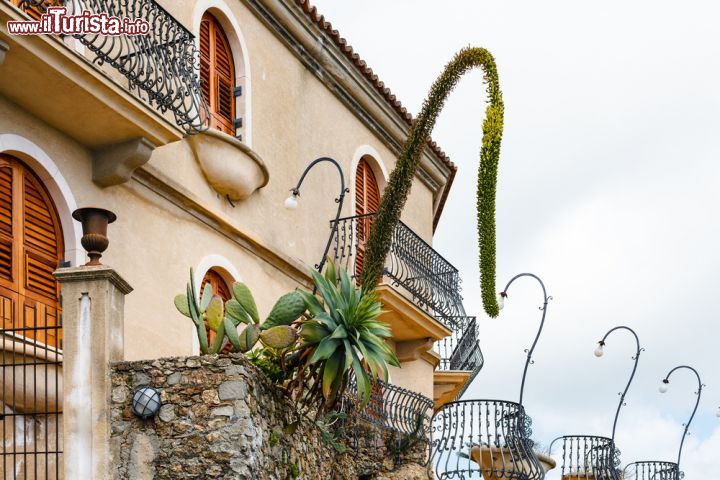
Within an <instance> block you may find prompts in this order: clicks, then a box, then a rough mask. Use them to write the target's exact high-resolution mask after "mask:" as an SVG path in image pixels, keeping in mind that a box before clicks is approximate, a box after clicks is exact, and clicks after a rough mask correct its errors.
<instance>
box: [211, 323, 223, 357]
mask: <svg viewBox="0 0 720 480" xmlns="http://www.w3.org/2000/svg"><path fill="white" fill-rule="evenodd" d="M224 343H225V324H224V323H223V322H220V325H218V328H217V331H216V333H215V340H213V343H212V345H211V346H210V350H209V353H210V354H215V353H218V352H219V351H220V349H222V347H223V344H224Z"/></svg>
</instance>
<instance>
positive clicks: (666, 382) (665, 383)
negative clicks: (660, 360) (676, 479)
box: [660, 365, 705, 470]
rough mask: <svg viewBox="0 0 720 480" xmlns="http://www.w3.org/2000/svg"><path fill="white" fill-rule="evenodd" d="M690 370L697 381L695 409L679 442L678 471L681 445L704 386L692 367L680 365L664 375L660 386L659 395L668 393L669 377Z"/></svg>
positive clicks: (693, 416)
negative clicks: (679, 371)
mask: <svg viewBox="0 0 720 480" xmlns="http://www.w3.org/2000/svg"><path fill="white" fill-rule="evenodd" d="M681 369H685V370H690V371H691V372H693V373H694V374H695V377H696V378H697V381H698V389H697V392H695V395H697V400H696V401H695V407H694V408H693V411H692V413H691V414H690V419H689V420H688V421H687V423H686V424H685V430H684V431H683V436H682V440H680V449H679V450H678V457H677V465H678V470H679V469H680V457H682V451H683V445H684V444H685V437H687V434H688V430H689V429H690V424H691V423H692V421H693V418H695V414H696V413H697V409H698V407H699V406H700V397H701V396H702V389H703V387H704V386H705V384H703V383H702V380H701V379H700V374H699V373H698V371H697V370H695V369H694V368H693V367H689V366H687V365H680V366H677V367H675V368H673V369H672V370H670V371H669V372H668V374H667V375H665V378H663V381H662V383H661V384H660V393H665V392H667V391H668V388H669V387H668V385H670V375H672V374H673V373H674V372H675V371H677V370H681Z"/></svg>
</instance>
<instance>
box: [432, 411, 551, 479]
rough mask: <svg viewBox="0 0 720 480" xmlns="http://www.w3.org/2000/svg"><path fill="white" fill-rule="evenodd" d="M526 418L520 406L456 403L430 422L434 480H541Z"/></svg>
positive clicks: (528, 421)
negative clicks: (482, 479) (481, 479)
mask: <svg viewBox="0 0 720 480" xmlns="http://www.w3.org/2000/svg"><path fill="white" fill-rule="evenodd" d="M530 424H531V421H530V418H529V417H528V416H527V415H526V414H525V409H524V408H523V406H522V405H520V404H518V403H514V402H506V401H502V400H460V401H456V402H451V403H448V404H446V405H443V406H442V407H441V408H440V409H439V410H438V411H437V412H436V413H435V416H434V417H433V420H432V430H431V432H432V433H431V435H432V437H431V443H430V449H431V450H430V459H429V462H430V466H431V468H432V469H433V470H434V473H435V477H436V478H437V479H438V480H444V479H471V478H472V479H480V478H485V479H507V480H542V479H543V478H544V476H545V472H544V470H543V467H542V466H541V464H540V462H539V460H538V458H537V457H536V456H535V454H534V452H533V447H534V444H533V442H532V440H530V435H531V433H532V432H531V429H530Z"/></svg>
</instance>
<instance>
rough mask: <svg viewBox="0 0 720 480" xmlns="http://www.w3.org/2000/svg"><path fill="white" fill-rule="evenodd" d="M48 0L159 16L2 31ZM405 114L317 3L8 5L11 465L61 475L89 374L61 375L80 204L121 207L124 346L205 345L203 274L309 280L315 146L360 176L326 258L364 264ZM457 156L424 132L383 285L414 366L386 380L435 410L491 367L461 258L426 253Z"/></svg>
mask: <svg viewBox="0 0 720 480" xmlns="http://www.w3.org/2000/svg"><path fill="white" fill-rule="evenodd" d="M48 4H55V5H65V6H66V7H67V8H68V9H69V10H70V11H71V13H79V12H81V11H83V10H90V11H92V12H94V13H101V12H105V13H110V14H114V15H118V16H120V17H140V18H146V19H147V20H148V21H149V24H150V25H149V26H150V33H149V34H147V35H145V36H138V37H132V38H131V37H99V36H93V35H89V34H88V35H78V36H71V35H67V36H62V35H11V34H9V33H8V30H7V28H8V27H7V22H8V21H13V20H29V19H33V18H38V17H39V15H40V13H42V12H43V11H44V9H45V8H46V7H47V6H48ZM410 121H411V117H410V115H409V114H408V113H407V112H406V111H405V109H404V108H403V107H402V105H401V104H400V103H399V102H398V101H397V100H396V98H395V96H394V95H393V94H392V93H391V92H390V91H389V90H388V89H387V88H385V86H384V85H383V83H382V82H381V81H380V80H379V79H378V78H377V76H376V75H375V74H374V73H373V72H372V70H370V69H369V68H368V67H367V66H366V65H365V63H364V62H363V61H362V60H361V59H360V58H359V57H358V55H357V54H356V53H355V52H354V51H353V50H352V48H351V47H349V46H348V45H347V43H346V41H345V40H344V39H343V38H341V37H340V35H339V34H338V32H337V31H335V30H333V29H332V26H331V25H330V24H329V23H327V22H326V21H325V20H324V18H323V17H322V16H320V15H319V14H318V13H317V11H316V10H315V9H314V8H313V7H311V6H310V5H309V4H308V3H307V2H306V1H304V0H188V1H182V2H171V1H167V0H166V1H159V2H157V3H156V2H154V1H152V0H129V1H126V2H118V1H116V0H96V1H89V0H87V1H86V0H80V1H79V2H78V1H76V2H64V1H58V2H42V1H35V0H29V1H24V0H0V187H2V191H1V192H0V296H1V297H2V306H3V308H2V315H3V325H2V339H3V343H2V345H3V349H4V350H3V354H2V358H3V362H2V364H3V366H2V369H3V377H2V382H3V385H2V386H3V389H2V395H3V396H2V398H1V399H0V400H2V402H3V406H2V408H3V409H4V417H2V420H0V424H2V427H1V428H2V432H3V435H2V441H3V442H4V443H3V444H4V447H3V451H2V456H3V462H2V465H3V469H4V475H3V476H1V477H2V478H58V477H59V476H62V454H63V453H62V451H63V447H62V446H63V441H62V437H63V429H62V427H61V425H62V421H61V418H62V411H63V405H62V398H63V397H64V398H67V396H68V395H70V393H71V392H72V391H74V390H73V389H76V388H80V387H81V385H78V379H77V378H76V377H75V376H71V375H68V372H65V375H63V366H62V364H63V361H64V357H63V353H64V352H63V332H62V323H61V318H62V309H63V307H62V302H63V301H66V300H67V299H62V298H61V296H60V287H59V284H58V282H57V281H56V280H55V278H54V277H53V272H54V271H55V270H56V269H57V268H58V267H60V266H79V265H83V264H84V263H85V262H86V261H87V259H86V255H85V250H84V249H83V247H82V246H81V243H80V239H81V237H82V231H81V227H80V224H79V223H78V222H77V221H75V220H73V218H72V212H73V211H75V210H76V209H77V208H79V207H87V206H93V207H100V208H104V209H107V210H110V211H112V212H114V213H115V214H117V221H116V222H114V223H112V224H111V225H110V226H109V230H108V237H109V239H110V246H109V248H108V250H107V251H106V252H105V253H104V255H103V257H102V262H103V263H104V264H106V265H110V266H112V267H113V268H115V269H116V270H117V272H119V273H120V275H122V277H123V278H124V279H125V280H126V281H127V282H128V283H129V284H130V285H132V287H133V289H134V290H133V292H132V294H130V295H128V296H127V297H126V299H125V305H124V318H123V336H124V347H123V350H122V352H123V353H122V357H123V359H124V360H142V359H151V358H159V357H169V356H185V355H192V354H197V353H198V352H199V347H198V345H197V342H196V340H195V334H194V328H193V325H192V323H191V322H189V321H187V319H185V318H184V317H182V316H180V315H178V313H177V312H176V311H175V308H174V306H173V303H172V298H173V297H174V295H175V294H176V293H177V292H179V291H182V290H183V289H184V285H185V283H186V281H187V276H188V271H189V269H190V268H192V269H193V272H194V278H195V281H196V283H197V284H198V285H199V284H200V283H202V282H210V284H211V285H213V288H214V290H215V291H216V293H218V294H220V295H222V294H223V292H225V294H226V295H227V292H228V286H229V285H230V284H231V283H232V282H233V281H236V280H241V281H243V282H245V283H246V284H247V285H248V286H249V287H250V288H251V290H252V291H253V292H254V294H255V296H256V299H257V300H258V306H259V309H260V311H261V314H262V313H267V312H268V311H269V309H270V307H271V306H272V304H273V303H274V301H275V300H276V299H277V298H278V297H279V296H280V295H282V294H283V293H285V292H287V291H291V290H293V289H295V288H298V287H303V288H308V287H309V284H310V277H309V275H308V270H309V269H311V268H313V266H314V265H316V264H317V263H318V262H319V261H320V260H321V256H322V253H323V249H324V247H325V245H326V243H327V241H328V237H329V236H331V233H332V232H333V228H332V227H333V225H334V223H333V219H334V218H335V213H336V210H337V207H338V205H337V203H336V201H335V199H336V198H337V197H338V195H339V191H340V186H339V185H340V183H339V180H338V172H337V171H336V169H334V168H332V166H331V165H329V164H326V165H318V166H317V167H316V168H313V170H312V171H311V172H310V173H309V174H308V177H307V179H306V180H305V182H304V183H303V186H302V189H301V194H300V196H299V197H298V201H299V206H298V208H297V209H294V210H288V209H285V208H283V201H284V200H285V198H286V197H287V196H288V194H289V190H290V189H291V188H292V187H294V186H295V185H296V183H297V181H298V179H299V177H300V175H301V174H302V173H303V170H304V169H305V167H306V166H307V165H308V164H309V163H310V162H311V161H312V160H314V159H316V158H319V157H331V158H333V159H335V160H336V161H337V162H338V163H339V165H340V166H341V168H342V171H343V173H344V180H345V182H346V184H347V187H348V188H349V193H348V195H347V196H346V199H345V202H344V204H343V206H342V211H341V215H340V217H341V220H340V221H339V222H338V223H337V225H335V226H336V227H337V228H336V230H335V233H334V234H333V235H332V236H333V239H332V241H331V244H330V249H329V256H330V257H333V258H334V259H335V260H336V261H337V262H338V263H340V264H341V265H343V266H344V267H346V268H348V270H349V271H351V272H353V273H356V274H357V273H359V271H361V269H362V261H363V253H364V250H363V248H364V244H363V242H364V241H365V239H366V238H367V235H368V233H369V229H370V228H371V224H372V215H373V213H374V212H375V211H376V209H377V206H378V204H379V199H380V197H381V195H382V192H383V189H384V187H385V184H386V182H387V179H388V175H389V172H391V171H392V170H393V168H394V166H395V163H396V160H397V155H398V153H399V149H400V147H401V145H402V143H403V142H404V139H405V137H406V135H407V132H408V129H409V125H410ZM207 126H209V128H206V127H207ZM455 171H456V168H455V166H454V165H453V164H452V163H451V162H450V161H449V159H448V158H447V157H446V156H445V154H444V153H443V152H442V151H441V150H440V149H439V148H438V147H437V146H436V145H435V144H430V145H428V148H427V149H426V150H425V152H424V154H423V157H422V160H421V164H420V168H419V169H418V173H417V175H416V178H415V180H414V183H413V188H412V193H411V196H410V198H409V201H408V203H407V206H406V208H405V210H404V212H403V216H402V220H403V224H402V225H401V226H400V227H399V228H398V231H397V232H396V236H395V237H396V238H395V239H394V244H393V249H392V251H391V254H390V257H389V258H388V267H387V270H386V275H385V276H384V278H383V283H382V285H381V286H380V288H379V292H380V295H381V299H382V302H383V304H384V307H385V310H386V313H385V314H384V316H383V319H384V320H386V321H387V322H388V323H389V324H390V325H391V328H392V329H393V339H392V341H391V343H392V344H393V346H394V347H395V350H396V352H397V354H398V357H399V359H400V360H401V363H402V368H400V369H393V370H392V371H391V372H390V378H389V379H387V387H386V388H391V387H390V386H391V385H396V386H398V387H402V388H405V389H407V390H410V391H413V392H417V393H419V394H421V395H424V396H425V397H428V398H430V399H432V400H433V401H434V404H435V406H436V407H438V406H439V405H441V404H442V403H444V402H447V401H450V400H452V399H454V398H455V397H456V396H457V395H458V394H459V393H460V392H461V391H462V390H463V388H464V387H465V386H466V385H467V384H468V383H469V381H470V380H471V379H472V378H473V377H474V375H475V374H476V373H477V371H478V370H479V369H480V367H481V365H482V356H481V354H480V350H479V346H478V344H477V327H476V325H475V322H474V319H473V318H472V317H469V316H468V315H467V314H466V312H465V311H464V309H463V307H462V299H461V296H460V289H459V288H460V282H459V278H458V273H457V269H455V268H454V267H453V266H452V265H450V264H449V263H448V262H447V261H445V260H444V259H443V258H442V256H441V255H440V254H439V253H438V252H436V251H434V250H433V249H432V246H431V245H432V236H433V231H434V228H435V226H436V225H437V221H438V219H439V217H440V215H441V213H442V209H443V205H444V201H445V198H446V197H447V194H448V191H449V189H450V186H451V184H452V180H453V177H454V175H455ZM88 340H89V341H92V339H88ZM39 370H40V371H42V374H39V373H38V371H39ZM48 371H50V373H48ZM28 372H30V373H28ZM28 378H29V379H28ZM31 391H32V402H30V395H29V394H28V392H31ZM30 403H32V404H33V405H30ZM51 415H54V417H53V418H54V420H52V419H51V418H50V417H51ZM64 421H65V422H66V425H67V422H68V421H69V420H68V419H67V418H66V419H65V420H64ZM19 431H22V433H21V434H20V433H18V432H19ZM48 432H50V433H49V434H48ZM48 438H50V440H48ZM28 452H30V453H28ZM39 455H42V461H40V462H39V464H38V461H37V460H36V458H37V456H39ZM48 457H51V460H47V458H48ZM29 459H30V460H29ZM46 460H47V461H46ZM13 475H16V477H15V476H13ZM23 475H25V476H23ZM33 475H34V476H33ZM66 478H67V477H66Z"/></svg>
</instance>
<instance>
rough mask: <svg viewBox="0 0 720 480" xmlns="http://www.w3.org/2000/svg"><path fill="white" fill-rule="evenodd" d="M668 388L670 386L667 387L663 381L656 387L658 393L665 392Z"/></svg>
mask: <svg viewBox="0 0 720 480" xmlns="http://www.w3.org/2000/svg"><path fill="white" fill-rule="evenodd" d="M669 388H670V387H668V384H667V383H665V382H663V383H661V384H660V387H658V391H659V392H660V393H667V391H668V389H669Z"/></svg>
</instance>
